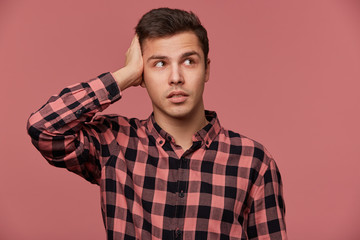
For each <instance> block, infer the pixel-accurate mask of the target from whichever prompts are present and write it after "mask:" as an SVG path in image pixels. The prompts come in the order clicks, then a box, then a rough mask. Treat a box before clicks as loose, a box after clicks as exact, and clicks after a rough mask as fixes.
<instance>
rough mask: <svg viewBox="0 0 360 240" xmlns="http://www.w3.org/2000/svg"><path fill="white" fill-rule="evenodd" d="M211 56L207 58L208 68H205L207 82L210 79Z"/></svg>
mask: <svg viewBox="0 0 360 240" xmlns="http://www.w3.org/2000/svg"><path fill="white" fill-rule="evenodd" d="M210 62H211V61H210V58H208V59H207V62H206V63H207V65H206V69H205V82H207V81H209V78H210Z"/></svg>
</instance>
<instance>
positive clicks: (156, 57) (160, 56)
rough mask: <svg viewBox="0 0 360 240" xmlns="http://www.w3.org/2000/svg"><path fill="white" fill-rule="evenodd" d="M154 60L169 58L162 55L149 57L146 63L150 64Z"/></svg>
mask: <svg viewBox="0 0 360 240" xmlns="http://www.w3.org/2000/svg"><path fill="white" fill-rule="evenodd" d="M153 59H162V60H163V59H168V57H166V56H162V55H152V56H151V57H149V58H148V59H147V60H146V62H149V61H150V60H153Z"/></svg>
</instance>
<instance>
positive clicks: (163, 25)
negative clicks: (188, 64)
mask: <svg viewBox="0 0 360 240" xmlns="http://www.w3.org/2000/svg"><path fill="white" fill-rule="evenodd" d="M185 31H192V32H193V33H194V34H195V35H196V36H197V38H198V39H199V42H200V44H201V48H202V50H203V52H204V57H205V67H207V59H208V53H209V39H208V37H207V31H206V29H205V28H204V27H203V26H202V25H201V22H200V20H199V18H198V17H197V16H196V15H195V14H194V13H193V12H191V11H190V12H187V11H184V10H180V9H170V8H157V9H153V10H151V11H149V12H147V13H145V14H144V15H143V16H142V18H141V19H140V21H139V23H138V24H137V26H136V27H135V32H136V34H137V35H138V37H139V42H140V45H141V46H142V44H143V41H144V40H145V39H147V38H161V37H165V36H171V35H174V34H176V33H181V32H185Z"/></svg>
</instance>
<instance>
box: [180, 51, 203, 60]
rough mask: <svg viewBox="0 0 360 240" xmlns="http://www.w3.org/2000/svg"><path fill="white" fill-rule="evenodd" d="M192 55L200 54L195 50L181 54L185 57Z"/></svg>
mask: <svg viewBox="0 0 360 240" xmlns="http://www.w3.org/2000/svg"><path fill="white" fill-rule="evenodd" d="M192 55H197V56H198V57H201V56H200V54H199V53H198V52H196V51H190V52H186V53H183V54H182V55H181V58H186V57H190V56H192Z"/></svg>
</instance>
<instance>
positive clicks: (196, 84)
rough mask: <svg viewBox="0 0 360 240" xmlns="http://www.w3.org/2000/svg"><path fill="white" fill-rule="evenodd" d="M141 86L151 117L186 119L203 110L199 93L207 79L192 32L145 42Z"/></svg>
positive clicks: (202, 58) (206, 70)
mask: <svg viewBox="0 0 360 240" xmlns="http://www.w3.org/2000/svg"><path fill="white" fill-rule="evenodd" d="M142 53H143V60H144V83H143V86H145V87H146V89H147V91H148V94H149V96H150V99H151V101H152V105H153V110H154V115H155V118H156V117H157V118H159V119H160V118H162V119H164V118H169V117H170V118H178V119H180V118H188V117H190V116H191V115H193V114H195V113H199V112H198V111H203V110H204V105H203V99H202V94H203V91H204V84H205V82H207V81H208V79H209V70H210V64H209V63H210V62H209V61H208V66H207V68H206V69H205V61H204V53H203V51H202V48H201V45H200V42H199V40H198V38H197V36H196V35H195V34H194V33H193V32H190V31H189V32H183V33H178V34H175V35H173V36H170V37H164V38H155V39H145V40H144V42H143V47H142Z"/></svg>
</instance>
